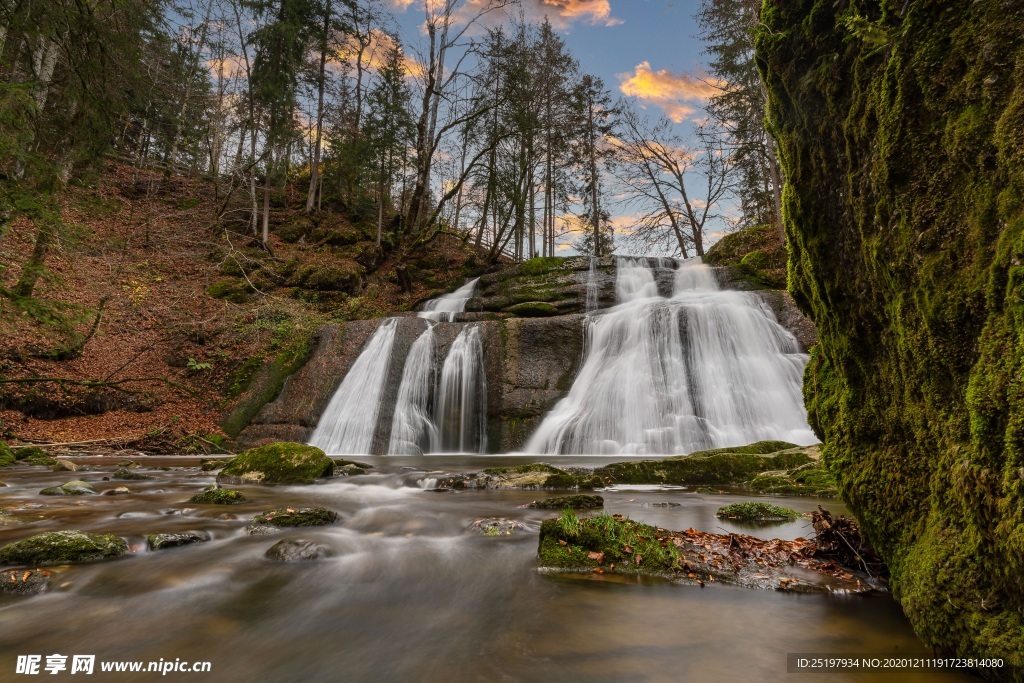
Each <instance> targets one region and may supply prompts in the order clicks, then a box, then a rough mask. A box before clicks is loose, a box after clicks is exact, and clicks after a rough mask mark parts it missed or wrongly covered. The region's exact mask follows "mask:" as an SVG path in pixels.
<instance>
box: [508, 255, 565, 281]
mask: <svg viewBox="0 0 1024 683" xmlns="http://www.w3.org/2000/svg"><path fill="white" fill-rule="evenodd" d="M564 263H565V258H563V257H561V256H538V257H537V258H532V259H530V260H528V261H523V262H522V263H520V264H519V271H518V272H519V275H525V276H527V277H537V276H540V275H547V274H548V273H550V272H552V271H553V270H560V269H561V268H562V266H563V265H564Z"/></svg>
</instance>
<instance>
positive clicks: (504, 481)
mask: <svg viewBox="0 0 1024 683" xmlns="http://www.w3.org/2000/svg"><path fill="white" fill-rule="evenodd" d="M588 487H589V488H593V482H592V481H591V480H590V478H589V477H588V478H582V479H581V478H580V477H578V476H576V475H573V474H570V473H569V472H567V471H565V470H562V469H559V468H557V467H553V466H551V465H547V464H545V463H539V462H535V463H529V464H527V465H518V466H516V467H492V468H490V469H486V470H484V471H483V472H481V473H480V474H479V475H476V477H475V479H474V481H473V484H472V485H470V486H468V488H486V489H574V488H588Z"/></svg>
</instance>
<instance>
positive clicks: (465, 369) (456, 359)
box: [431, 325, 487, 453]
mask: <svg viewBox="0 0 1024 683" xmlns="http://www.w3.org/2000/svg"><path fill="white" fill-rule="evenodd" d="M486 413H487V378H486V376H485V374H484V349H483V344H482V342H481V340H480V327H479V326H478V325H470V326H467V327H464V328H463V330H462V332H460V333H459V336H458V337H457V338H456V339H455V341H454V342H453V343H452V347H451V349H450V350H449V351H448V357H447V358H445V360H444V367H443V368H441V381H440V384H439V385H438V390H437V408H436V410H435V413H434V417H435V424H436V425H437V429H438V435H439V438H438V439H437V441H436V442H435V443H433V444H432V448H431V450H432V451H433V452H435V453H438V452H459V453H485V452H486V451H487V422H486V420H487V414H486Z"/></svg>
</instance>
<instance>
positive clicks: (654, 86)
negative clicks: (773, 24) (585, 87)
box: [619, 61, 719, 123]
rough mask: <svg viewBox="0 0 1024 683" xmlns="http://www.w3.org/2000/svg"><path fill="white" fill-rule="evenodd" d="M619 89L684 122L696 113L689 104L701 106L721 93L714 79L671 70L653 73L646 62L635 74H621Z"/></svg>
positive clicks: (641, 64) (639, 65) (677, 121)
mask: <svg viewBox="0 0 1024 683" xmlns="http://www.w3.org/2000/svg"><path fill="white" fill-rule="evenodd" d="M619 78H620V79H622V82H621V83H619V90H621V91H622V92H623V94H625V95H629V96H631V97H635V98H637V99H638V100H640V101H641V102H644V103H646V104H651V105H654V106H656V107H660V108H661V109H662V111H664V112H665V114H666V115H667V116H668V117H669V118H670V119H672V120H673V121H675V122H676V123H681V122H682V121H683V120H684V119H685V118H687V117H688V116H690V115H691V114H693V113H694V112H695V111H696V108H695V107H694V106H690V105H689V104H686V102H692V103H701V102H706V101H707V100H708V98H710V97H711V96H713V95H715V94H717V93H718V92H719V85H718V83H717V82H716V81H714V80H712V79H701V78H697V77H696V76H691V75H689V74H674V73H672V72H671V71H669V70H668V69H661V70H659V71H654V70H653V69H651V63H650V62H647V61H643V62H640V63H639V64H637V65H636V68H635V69H634V70H633V73H632V74H620V75H619Z"/></svg>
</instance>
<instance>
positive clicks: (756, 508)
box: [715, 501, 800, 522]
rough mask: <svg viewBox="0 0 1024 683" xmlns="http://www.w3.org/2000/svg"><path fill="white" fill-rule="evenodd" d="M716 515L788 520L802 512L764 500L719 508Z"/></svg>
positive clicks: (757, 520) (742, 519) (748, 518)
mask: <svg viewBox="0 0 1024 683" xmlns="http://www.w3.org/2000/svg"><path fill="white" fill-rule="evenodd" d="M715 516H716V517H724V518H727V519H738V520H741V521H744V522H766V521H788V520H791V519H797V518H798V517H800V513H799V512H797V511H796V510H791V509H789V508H784V507H779V506H778V505H772V504H771V503H765V502H764V501H743V502H742V503H733V504H732V505H726V506H724V507H720V508H718V512H716V513H715Z"/></svg>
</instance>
